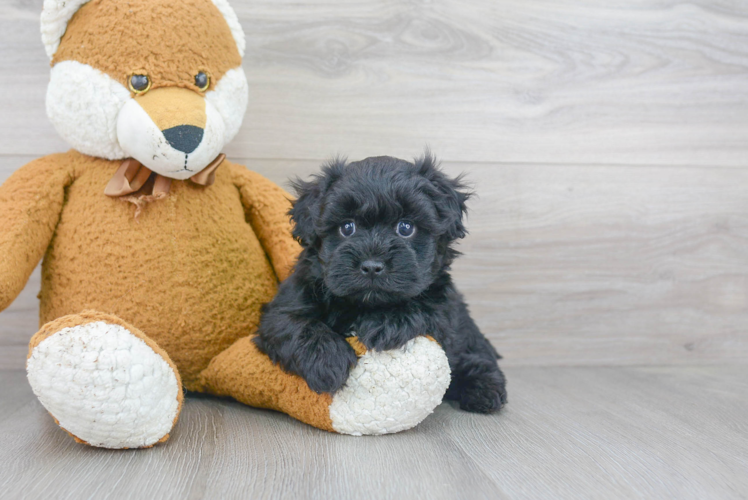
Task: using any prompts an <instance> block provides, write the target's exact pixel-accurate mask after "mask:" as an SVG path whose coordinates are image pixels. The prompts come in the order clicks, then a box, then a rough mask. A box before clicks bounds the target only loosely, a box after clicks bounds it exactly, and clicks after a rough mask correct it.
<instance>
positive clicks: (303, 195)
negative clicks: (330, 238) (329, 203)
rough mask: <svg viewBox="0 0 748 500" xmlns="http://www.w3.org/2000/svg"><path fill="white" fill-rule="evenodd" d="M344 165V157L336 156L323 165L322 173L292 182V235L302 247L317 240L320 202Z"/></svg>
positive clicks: (341, 171)
mask: <svg viewBox="0 0 748 500" xmlns="http://www.w3.org/2000/svg"><path fill="white" fill-rule="evenodd" d="M345 165H346V161H345V159H341V158H336V159H335V160H332V161H330V162H328V163H327V164H325V165H323V166H322V173H320V174H318V175H313V176H312V180H310V181H303V180H301V179H299V178H296V180H295V181H294V182H293V183H292V186H293V188H294V190H295V191H296V196H297V198H296V201H295V202H294V204H293V208H291V211H290V212H289V215H290V216H291V220H292V221H293V222H294V228H293V236H294V238H296V239H297V240H299V242H300V243H301V245H302V246H303V247H304V248H309V247H313V246H316V244H317V242H318V240H319V233H318V232H317V225H318V223H319V217H320V213H321V211H322V202H323V200H324V197H325V194H326V193H327V192H328V190H329V189H330V187H332V185H333V184H334V183H335V181H337V180H338V179H339V178H340V177H341V176H342V175H343V170H344V169H345Z"/></svg>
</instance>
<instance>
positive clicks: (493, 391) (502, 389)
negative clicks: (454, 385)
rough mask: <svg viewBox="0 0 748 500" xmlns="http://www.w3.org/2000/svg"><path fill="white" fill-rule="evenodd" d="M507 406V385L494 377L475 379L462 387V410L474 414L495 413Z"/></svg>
mask: <svg viewBox="0 0 748 500" xmlns="http://www.w3.org/2000/svg"><path fill="white" fill-rule="evenodd" d="M505 404H506V385H505V383H504V380H503V379H500V378H498V377H493V376H484V377H480V378H474V379H472V380H470V381H469V382H467V383H466V384H465V385H464V386H463V387H462V393H461V394H460V408H461V409H463V410H465V411H469V412H473V413H493V412H495V411H496V410H498V409H499V408H501V407H502V406H504V405H505Z"/></svg>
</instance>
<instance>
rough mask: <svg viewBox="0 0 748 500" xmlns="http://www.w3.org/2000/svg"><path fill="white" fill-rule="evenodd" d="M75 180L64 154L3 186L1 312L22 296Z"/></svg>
mask: <svg viewBox="0 0 748 500" xmlns="http://www.w3.org/2000/svg"><path fill="white" fill-rule="evenodd" d="M73 178H74V175H73V172H72V167H71V166H70V164H69V162H67V161H65V156H64V155H49V156H45V157H43V158H39V159H37V160H34V161H32V162H31V163H28V164H26V165H25V166H23V167H21V168H20V169H19V170H17V171H16V172H15V173H14V174H13V175H11V176H10V178H9V179H8V180H7V181H5V183H4V184H3V185H2V186H0V311H2V310H3V309H5V308H6V307H8V306H9V305H10V304H11V302H13V300H15V298H16V297H17V296H18V294H19V293H21V290H23V287H24V286H25V285H26V281H28V279H29V276H30V275H31V273H32V271H33V270H34V268H35V267H36V264H37V263H38V262H39V260H41V258H42V257H43V256H44V252H45V251H46V250H47V246H48V245H49V242H50V240H51V239H52V235H53V234H54V231H55V227H57V221H58V220H59V218H60V213H61V211H62V206H63V203H64V201H65V188H66V187H67V186H69V185H70V184H71V183H72V182H73Z"/></svg>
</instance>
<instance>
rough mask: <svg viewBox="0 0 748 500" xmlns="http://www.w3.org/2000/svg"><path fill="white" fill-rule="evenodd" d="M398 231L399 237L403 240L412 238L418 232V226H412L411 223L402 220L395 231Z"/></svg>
mask: <svg viewBox="0 0 748 500" xmlns="http://www.w3.org/2000/svg"><path fill="white" fill-rule="evenodd" d="M395 230H396V231H397V234H398V236H402V237H403V238H410V237H411V236H413V234H415V232H416V226H414V225H413V224H411V223H410V222H407V221H404V220H401V221H400V222H398V223H397V228H396V229H395Z"/></svg>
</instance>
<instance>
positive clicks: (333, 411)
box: [330, 337, 450, 436]
mask: <svg viewBox="0 0 748 500" xmlns="http://www.w3.org/2000/svg"><path fill="white" fill-rule="evenodd" d="M449 381H450V370H449V362H448V361H447V355H446V354H445V353H444V351H443V350H442V348H441V347H440V346H439V344H437V343H436V342H434V341H432V340H429V339H428V338H426V337H417V338H415V339H413V340H411V341H410V342H408V343H407V344H405V346H403V348H402V349H395V350H392V351H382V352H375V351H368V352H366V353H365V354H364V355H363V356H361V357H360V358H359V360H358V364H357V365H356V366H355V367H354V368H353V370H351V374H350V376H349V377H348V381H347V382H346V384H345V386H344V387H343V388H342V389H340V390H339V391H338V392H336V393H335V395H334V396H333V398H332V404H331V405H330V419H331V420H332V427H333V428H334V429H335V430H336V431H337V432H340V433H342V434H353V435H355V436H360V435H366V434H390V433H393V432H400V431H403V430H406V429H410V428H411V427H415V426H416V425H417V424H418V423H419V422H421V421H422V420H423V419H424V418H426V417H427V416H428V415H429V414H431V412H433V411H434V408H436V407H437V406H438V405H439V403H441V401H442V398H443V397H444V393H445V392H446V391H447V388H448V387H449Z"/></svg>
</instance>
